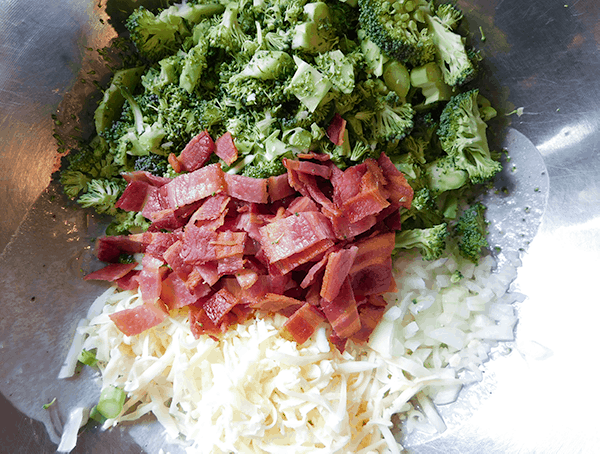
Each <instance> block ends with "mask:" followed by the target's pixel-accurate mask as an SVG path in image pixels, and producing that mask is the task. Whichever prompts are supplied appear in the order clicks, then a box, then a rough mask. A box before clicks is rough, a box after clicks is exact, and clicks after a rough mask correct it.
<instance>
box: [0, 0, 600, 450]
mask: <svg viewBox="0 0 600 454" xmlns="http://www.w3.org/2000/svg"><path fill="white" fill-rule="evenodd" d="M138 4H139V3H138V2H136V1H134V0H128V1H118V0H108V1H106V0H100V1H98V0H94V1H91V0H90V1H88V0H55V1H52V2H48V1H47V2H38V1H34V0H0V36H2V39H1V41H0V210H1V211H0V250H3V253H2V256H1V257H0V309H1V311H0V355H1V358H2V359H1V361H0V391H1V393H2V396H1V399H0V421H1V423H0V452H10V453H45V452H55V450H56V443H57V442H58V440H59V437H60V428H61V426H62V424H64V422H65V420H66V416H67V415H68V412H69V409H70V408H71V406H73V405H74V404H75V403H77V402H83V403H91V402H93V401H94V399H97V397H98V393H99V392H98V390H97V389H96V387H95V385H93V384H92V383H91V381H90V380H91V377H90V375H91V373H90V372H89V371H85V370H84V371H83V372H82V373H81V375H82V376H79V377H75V378H73V379H69V380H62V381H61V380H58V379H57V378H56V376H57V374H58V370H59V369H60V365H61V363H62V359H63V358H64V356H65V354H66V352H67V350H68V347H69V343H70V340H71V339H72V336H73V333H74V330H75V326H76V324H77V320H78V319H80V318H81V317H82V316H83V315H84V314H85V313H86V311H87V307H88V306H89V304H90V302H91V301H92V300H93V298H94V297H95V296H96V295H98V294H99V293H100V292H101V291H102V289H103V286H102V285H101V284H93V283H89V282H87V283H84V282H83V281H82V280H81V277H82V276H83V275H84V274H85V273H86V272H87V271H89V270H90V269H91V267H93V265H94V260H95V259H94V258H93V254H92V240H93V238H94V237H95V236H97V235H98V234H100V232H101V229H102V226H103V222H104V221H105V219H103V218H102V217H99V216H97V215H94V214H92V213H91V212H88V211H85V210H81V209H76V207H75V205H74V204H73V202H71V201H69V200H68V199H66V198H65V197H64V195H63V194H62V193H61V191H60V188H59V186H58V184H57V183H56V181H54V180H53V179H52V174H53V171H55V170H56V169H57V168H58V166H59V165H60V156H59V154H58V152H57V149H58V148H61V147H62V146H63V145H60V144H57V141H56V140H55V138H54V137H53V135H54V134H55V132H54V130H55V128H56V127H57V126H58V127H59V128H61V131H62V132H63V137H64V132H65V131H66V132H67V133H69V134H71V135H82V134H83V135H85V134H86V131H87V130H86V127H89V118H90V114H91V112H92V111H93V107H94V105H95V101H96V100H97V99H98V98H97V87H96V86H97V84H100V85H101V84H102V83H105V82H106V80H107V77H108V74H109V71H108V69H107V67H106V64H107V63H110V55H106V54H103V53H98V52H97V49H102V48H103V47H104V46H106V45H107V44H108V43H109V41H110V40H111V39H112V38H114V37H115V36H116V32H115V30H114V29H113V27H112V25H111V21H110V19H109V17H111V16H112V17H113V18H114V21H113V22H112V23H113V24H114V25H115V27H116V28H117V30H119V26H118V23H119V20H120V19H122V18H123V17H125V15H126V13H127V11H128V10H131V8H132V7H134V6H136V5H138ZM458 5H459V7H460V8H461V9H462V10H463V11H464V12H465V15H466V18H467V21H468V23H469V29H470V30H471V37H470V38H471V40H472V42H473V43H474V44H475V45H476V47H478V48H479V49H480V50H481V51H482V52H483V55H484V57H485V61H484V72H483V74H484V75H483V77H482V79H481V81H480V86H481V87H483V88H482V90H483V92H484V93H485V94H486V95H487V96H488V97H489V99H490V100H492V102H493V104H494V106H496V107H497V108H498V111H499V117H498V119H497V120H496V121H495V123H494V127H493V128H490V132H491V135H492V140H493V142H494V143H495V144H497V145H498V146H503V147H505V148H506V149H507V150H508V155H509V156H510V162H509V163H508V164H507V166H506V169H505V170H504V172H503V174H502V176H501V177H500V178H499V180H498V181H497V183H496V187H497V188H498V189H499V190H500V191H499V192H501V193H502V194H503V189H505V188H506V189H508V193H509V195H508V196H502V195H501V196H496V197H495V198H494V197H492V198H491V199H490V215H491V216H492V217H493V220H494V224H493V229H492V232H491V234H492V243H493V244H496V245H500V246H501V247H502V249H503V250H504V251H507V252H508V251H514V252H515V253H517V254H518V255H519V256H520V260H521V261H522V265H521V267H520V268H519V271H518V278H517V279H516V281H515V282H514V283H513V284H512V290H513V291H514V292H518V293H520V294H522V295H523V297H522V298H520V300H519V301H518V302H517V303H516V309H517V312H518V316H519V322H518V325H517V328H516V340H515V341H514V342H510V343H507V344H506V345H503V346H501V347H500V348H498V349H497V350H496V351H495V354H494V358H493V359H492V361H490V362H489V363H487V365H486V367H485V370H484V379H483V381H482V382H481V383H479V384H477V385H474V386H471V387H469V388H468V389H466V390H465V391H464V392H463V393H462V394H461V397H460V398H459V400H458V401H457V402H456V403H454V404H451V405H447V406H444V407H442V408H441V410H440V411H441V413H442V415H443V417H444V418H445V420H446V423H447V425H448V430H446V432H444V433H443V434H439V435H424V434H416V435H411V436H410V437H409V438H408V440H406V443H405V445H406V446H408V449H409V451H410V452H411V453H418V454H426V453H439V452H444V453H460V454H470V453H472V454H475V453H482V452H485V453H490V454H493V453H497V454H500V453H521V454H530V453H531V454H533V453H540V454H541V453H543V454H549V453H560V454H568V453H592V452H597V446H599V445H600V436H599V435H598V434H599V432H598V430H597V428H596V420H597V417H596V416H595V412H596V409H597V408H598V407H599V404H600V402H599V398H598V393H597V392H596V391H594V390H595V387H596V385H597V374H596V369H597V367H596V364H595V357H596V355H595V354H594V353H593V348H594V347H593V346H594V345H595V342H596V337H595V334H596V332H597V331H598V324H597V323H598V322H597V321H598V320H599V319H600V304H599V303H600V297H599V296H598V292H597V287H596V285H597V279H598V278H597V275H598V272H597V269H598V268H597V263H598V260H599V259H600V153H598V147H600V145H599V144H600V77H598V75H599V74H600V25H599V24H600V5H599V4H598V3H597V1H596V0H575V1H573V2H572V3H565V0H563V1H561V2H559V1H556V0H459V1H458ZM95 93H96V94H95ZM57 111H58V115H59V117H55V118H54V119H53V117H52V115H53V114H55V113H56V112H57ZM56 118H61V121H62V122H61V124H60V125H57V124H56V121H55V119H56ZM66 145H68V144H66ZM66 145H64V146H66ZM55 397H56V398H57V399H56V402H55V403H54V404H53V405H51V406H50V407H48V408H47V409H45V408H43V405H44V404H46V403H49V402H51V401H52V400H53V399H54V398H55ZM156 429H157V426H156V425H153V424H152V422H151V421H149V422H147V423H145V424H141V425H135V426H133V427H124V428H119V429H114V430H111V431H107V432H101V431H99V430H88V431H86V432H84V433H83V434H82V435H81V436H80V437H79V441H78V445H77V447H76V448H75V450H74V452H77V453H113V452H122V453H129V452H131V453H134V452H158V449H159V448H160V447H161V446H163V436H162V433H161V431H160V430H156ZM165 448H166V445H165ZM171 452H176V451H175V450H173V449H171Z"/></svg>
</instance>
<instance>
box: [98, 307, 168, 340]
mask: <svg viewBox="0 0 600 454" xmlns="http://www.w3.org/2000/svg"><path fill="white" fill-rule="evenodd" d="M109 317H110V319H111V320H112V321H113V322H114V324H115V325H117V328H119V330H120V331H121V332H122V333H123V334H125V335H126V336H135V335H137V334H140V333H143V332H144V331H146V330H148V329H150V328H153V327H155V326H157V325H159V324H161V323H162V322H163V321H164V320H165V318H167V314H166V313H165V312H164V311H163V310H162V309H161V308H160V307H158V306H157V305H156V304H153V303H144V304H142V305H141V306H137V307H134V308H132V309H123V310H121V311H118V312H115V313H114V314H110V315H109Z"/></svg>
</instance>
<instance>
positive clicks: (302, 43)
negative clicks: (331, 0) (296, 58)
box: [292, 2, 338, 54]
mask: <svg viewBox="0 0 600 454" xmlns="http://www.w3.org/2000/svg"><path fill="white" fill-rule="evenodd" d="M304 14H305V15H306V16H307V17H308V20H307V21H306V22H301V23H299V24H297V25H296V26H295V27H294V30H293V31H292V49H295V50H299V51H302V52H306V53H309V54H322V53H324V52H327V51H328V50H330V49H331V48H332V47H333V46H334V45H336V44H337V41H338V38H337V34H336V32H335V29H334V27H333V24H332V21H331V15H330V12H329V7H328V6H327V4H326V3H324V2H315V3H308V4H306V5H304Z"/></svg>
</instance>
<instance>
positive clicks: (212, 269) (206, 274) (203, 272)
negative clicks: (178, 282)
mask: <svg viewBox="0 0 600 454" xmlns="http://www.w3.org/2000/svg"><path fill="white" fill-rule="evenodd" d="M196 275H197V276H200V278H201V279H202V282H205V283H206V284H208V285H210V286H211V287H212V286H213V285H215V284H216V283H217V282H218V281H219V278H220V277H221V276H219V272H218V269H217V263H216V262H208V263H204V264H202V265H194V267H193V268H192V271H191V272H190V275H189V277H188V279H192V278H193V277H194V276H196Z"/></svg>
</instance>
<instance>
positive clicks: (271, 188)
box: [267, 173, 296, 202]
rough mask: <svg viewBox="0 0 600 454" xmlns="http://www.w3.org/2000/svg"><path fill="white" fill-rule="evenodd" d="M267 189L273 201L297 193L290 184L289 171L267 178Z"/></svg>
mask: <svg viewBox="0 0 600 454" xmlns="http://www.w3.org/2000/svg"><path fill="white" fill-rule="evenodd" d="M267 189H268V192H269V199H270V200H271V202H275V201H277V200H282V199H285V198H286V197H288V196H290V195H293V194H295V193H296V191H295V190H294V188H292V187H291V186H290V183H289V181H288V176H287V173H284V174H283V175H278V176H275V177H269V178H267Z"/></svg>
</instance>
